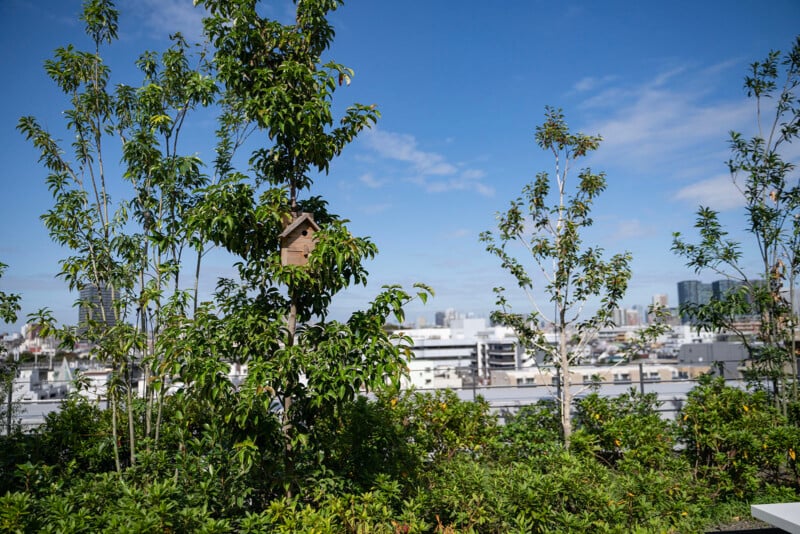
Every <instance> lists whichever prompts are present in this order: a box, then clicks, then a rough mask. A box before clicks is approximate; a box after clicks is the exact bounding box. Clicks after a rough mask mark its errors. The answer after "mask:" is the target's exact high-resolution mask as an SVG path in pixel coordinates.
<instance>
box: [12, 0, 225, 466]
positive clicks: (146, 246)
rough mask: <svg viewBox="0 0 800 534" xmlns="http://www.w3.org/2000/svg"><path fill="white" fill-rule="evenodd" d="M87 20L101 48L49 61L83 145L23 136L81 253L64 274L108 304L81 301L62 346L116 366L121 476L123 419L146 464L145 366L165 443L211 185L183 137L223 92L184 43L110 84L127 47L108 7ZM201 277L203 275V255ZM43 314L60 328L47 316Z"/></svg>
mask: <svg viewBox="0 0 800 534" xmlns="http://www.w3.org/2000/svg"><path fill="white" fill-rule="evenodd" d="M81 19H82V20H83V22H84V23H85V27H86V34H87V36H88V37H89V38H90V39H91V42H92V44H93V45H94V49H93V50H91V51H78V50H76V49H75V48H74V47H73V46H72V45H70V46H67V47H62V48H59V49H57V50H56V51H55V57H54V58H53V59H52V60H49V61H47V62H46V63H45V70H46V71H47V74H48V75H49V76H50V78H51V79H52V80H53V81H54V82H55V83H56V85H57V86H58V88H59V89H60V90H61V92H62V93H63V94H64V96H65V97H66V98H67V99H68V101H69V106H70V107H69V109H67V111H65V113H64V115H65V117H66V119H67V123H66V127H67V130H68V131H69V132H70V133H71V134H72V135H74V138H75V140H74V142H72V143H71V144H70V145H69V146H67V147H62V145H61V143H60V142H59V140H58V139H56V138H55V137H54V136H53V135H52V134H51V133H50V132H49V131H47V130H46V129H45V128H43V127H42V126H41V125H40V124H39V122H38V121H37V120H36V119H35V118H34V117H31V116H26V117H22V118H21V119H20V120H19V123H18V126H17V127H18V129H19V130H20V131H21V132H22V133H23V134H24V135H25V136H26V137H27V138H28V139H29V140H31V141H32V142H33V144H34V146H35V147H36V148H37V149H38V150H39V151H40V154H41V157H40V161H41V162H42V164H43V165H44V166H45V168H46V169H47V170H48V172H49V174H48V177H47V186H48V188H49V190H50V191H51V193H52V195H53V199H54V206H53V207H52V208H51V209H50V210H48V211H47V212H46V213H45V214H44V215H43V216H42V219H43V221H44V223H45V226H46V227H47V229H48V230H49V232H50V236H51V238H52V239H53V241H55V242H56V243H57V244H59V245H61V246H63V247H64V248H65V249H67V250H69V251H70V253H71V255H70V256H69V257H67V258H65V259H64V260H62V261H61V272H60V273H59V274H60V276H61V277H63V278H64V279H65V280H66V282H67V283H68V285H69V288H70V289H71V290H78V291H81V290H83V289H94V294H96V295H97V296H98V298H99V301H100V302H99V303H96V302H92V301H84V302H80V301H79V302H78V303H77V304H78V305H80V306H87V307H93V308H94V310H95V313H94V314H93V315H92V316H90V317H89V318H88V320H86V321H85V323H84V324H79V325H78V326H77V328H74V327H67V326H65V327H63V328H61V329H60V330H59V331H58V337H60V338H61V339H62V340H63V341H64V344H65V346H67V347H68V348H71V347H72V345H73V344H74V342H75V341H76V340H77V339H78V338H83V339H88V340H89V341H91V342H93V343H94V344H95V349H94V350H95V353H96V354H97V355H98V357H99V358H100V359H102V360H104V361H107V362H109V363H111V364H112V365H113V368H114V373H113V377H112V379H111V383H110V384H109V388H108V391H109V395H110V397H111V399H110V400H111V403H110V404H111V408H112V412H113V414H114V415H113V417H112V424H113V432H114V438H115V439H114V447H115V453H116V463H117V469H118V470H120V469H121V463H120V457H119V443H120V440H119V439H117V437H118V434H119V432H120V431H119V429H118V428H117V422H118V409H122V410H124V412H125V414H126V415H127V444H128V450H129V462H130V463H131V464H134V463H135V461H136V450H137V447H136V435H137V429H136V428H135V425H136V419H135V416H134V408H133V404H134V397H135V392H134V388H135V385H136V382H137V380H136V376H135V375H136V373H137V372H138V369H139V368H140V367H142V368H143V369H144V373H143V376H142V380H143V381H144V384H145V399H146V401H147V408H146V416H145V421H144V426H145V428H144V432H143V433H142V434H143V435H144V436H145V437H155V439H156V441H157V440H158V435H159V424H158V423H159V419H160V410H161V404H162V402H163V392H164V385H165V383H166V382H167V381H168V379H169V371H170V370H169V369H168V368H167V367H166V366H165V365H164V362H163V361H162V356H163V350H162V349H161V348H160V345H159V343H160V341H159V340H160V337H159V334H160V332H161V330H162V328H163V325H164V324H166V323H167V322H169V320H170V316H171V315H172V314H183V313H185V308H186V306H187V304H186V303H187V301H188V300H189V298H190V296H189V295H188V294H187V293H188V292H187V291H185V290H183V289H182V288H181V285H180V282H179V275H180V272H181V267H182V257H183V256H182V255H183V252H184V250H185V249H186V248H188V247H195V248H197V249H198V251H199V250H202V244H201V243H199V241H198V240H197V236H196V235H195V234H192V233H190V232H189V231H187V228H188V227H187V225H186V224H185V223H184V219H185V217H186V216H187V213H188V211H189V210H190V208H191V206H192V205H193V204H194V203H195V202H196V196H195V195H196V190H197V188H198V187H199V186H201V185H204V184H206V183H207V181H208V178H207V177H206V176H204V175H203V174H202V173H201V162H200V161H199V159H198V158H197V157H196V156H194V155H190V156H185V155H181V152H180V148H181V144H180V138H181V130H182V128H183V126H184V124H185V121H186V117H187V115H188V114H190V113H191V111H192V110H194V109H195V108H197V107H202V106H207V105H209V104H210V103H211V102H213V100H214V95H215V93H216V84H215V82H214V80H213V78H211V76H210V65H209V64H208V62H207V61H206V60H205V57H204V55H203V53H202V52H201V53H199V54H198V55H197V56H196V57H195V56H194V55H193V54H192V51H191V47H190V46H189V45H188V44H187V43H186V41H185V40H184V39H183V38H182V37H181V36H180V35H175V36H173V37H172V41H173V45H172V46H171V47H170V49H169V50H167V51H166V52H164V53H163V54H162V55H160V56H159V55H158V54H156V53H154V52H145V53H144V54H142V56H141V57H140V58H139V59H138V61H137V66H138V67H139V69H140V71H141V73H142V75H143V80H142V82H141V84H140V85H139V86H138V87H136V88H134V87H133V86H130V85H126V84H117V85H116V86H112V84H111V75H112V72H111V68H110V67H109V66H108V65H107V64H105V62H104V61H103V58H102V55H101V51H102V50H103V49H104V47H106V46H108V45H110V44H111V43H113V41H114V40H116V38H117V30H118V13H117V10H116V9H115V7H114V4H113V2H111V1H110V0H87V1H86V2H85V3H84V5H83V11H82V14H81ZM192 60H194V61H195V62H196V63H197V64H196V65H195V66H192V65H191V62H192ZM117 141H119V142H120V144H121V146H120V149H121V153H122V165H121V168H117V167H116V166H114V165H109V163H108V162H107V154H108V153H109V151H113V149H109V146H108V145H109V144H112V143H116V142H117ZM69 154H71V156H72V159H70V156H69ZM111 191H122V192H123V193H122V195H121V196H120V198H116V199H112V196H111ZM125 194H127V195H129V196H127V197H126V196H124V195H125ZM195 273H196V276H199V256H198V266H197V268H196V270H195ZM195 298H196V296H195ZM104 299H110V300H111V302H110V303H109V302H103V300H104ZM35 316H36V321H37V322H38V323H42V324H49V325H51V327H52V328H55V326H54V324H53V320H52V316H51V315H50V313H49V312H48V311H47V310H42V311H40V312H39V313H37V314H35Z"/></svg>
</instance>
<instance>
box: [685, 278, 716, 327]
mask: <svg viewBox="0 0 800 534" xmlns="http://www.w3.org/2000/svg"><path fill="white" fill-rule="evenodd" d="M712 295H713V291H712V288H711V284H704V283H703V282H700V281H699V280H684V281H682V282H678V305H679V306H680V307H683V306H686V305H691V304H694V305H701V306H702V305H703V304H708V303H709V302H710V301H711V296H712ZM689 320H690V318H689V316H688V315H686V314H681V322H682V323H684V324H686V323H688V322H689Z"/></svg>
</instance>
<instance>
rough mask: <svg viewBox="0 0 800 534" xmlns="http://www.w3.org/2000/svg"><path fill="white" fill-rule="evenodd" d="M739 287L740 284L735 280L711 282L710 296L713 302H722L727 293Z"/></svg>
mask: <svg viewBox="0 0 800 534" xmlns="http://www.w3.org/2000/svg"><path fill="white" fill-rule="evenodd" d="M741 286H742V283H741V282H738V281H736V280H717V281H716V282H711V294H712V297H713V298H714V299H715V300H722V299H724V298H725V295H726V294H728V292H730V291H735V290H736V289H739V288H740V287H741Z"/></svg>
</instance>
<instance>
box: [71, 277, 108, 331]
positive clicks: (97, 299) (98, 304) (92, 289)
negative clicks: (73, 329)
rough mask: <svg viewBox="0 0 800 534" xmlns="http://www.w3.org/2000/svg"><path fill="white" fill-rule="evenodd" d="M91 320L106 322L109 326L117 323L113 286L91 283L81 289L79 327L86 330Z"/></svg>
mask: <svg viewBox="0 0 800 534" xmlns="http://www.w3.org/2000/svg"><path fill="white" fill-rule="evenodd" d="M89 320H93V321H96V322H98V323H105V324H106V325H108V326H114V325H115V324H117V319H116V316H115V315H114V300H113V294H112V291H111V288H109V287H106V286H100V287H97V286H95V285H92V284H90V285H86V286H84V287H83V288H82V289H81V292H80V307H79V308H78V325H79V328H80V329H82V330H85V328H86V326H87V323H88V321H89Z"/></svg>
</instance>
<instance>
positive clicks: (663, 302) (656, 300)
mask: <svg viewBox="0 0 800 534" xmlns="http://www.w3.org/2000/svg"><path fill="white" fill-rule="evenodd" d="M652 304H653V307H654V308H656V307H658V308H669V300H668V299H667V296H666V295H665V294H663V293H660V294H658V295H653V303H652Z"/></svg>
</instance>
